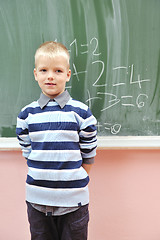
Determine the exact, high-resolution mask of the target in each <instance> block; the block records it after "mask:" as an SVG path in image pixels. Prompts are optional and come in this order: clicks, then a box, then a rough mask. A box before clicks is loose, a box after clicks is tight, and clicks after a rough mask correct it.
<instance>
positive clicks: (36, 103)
mask: <svg viewBox="0 0 160 240" xmlns="http://www.w3.org/2000/svg"><path fill="white" fill-rule="evenodd" d="M28 107H31V108H36V107H39V104H38V101H34V102H32V103H30V104H28V105H26V106H25V107H23V108H22V110H21V112H23V111H24V110H25V109H27V108H28Z"/></svg>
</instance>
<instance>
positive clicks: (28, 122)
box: [16, 41, 96, 240]
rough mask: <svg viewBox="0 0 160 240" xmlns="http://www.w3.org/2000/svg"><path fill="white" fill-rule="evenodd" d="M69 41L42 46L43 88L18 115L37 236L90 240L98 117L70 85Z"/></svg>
mask: <svg viewBox="0 0 160 240" xmlns="http://www.w3.org/2000/svg"><path fill="white" fill-rule="evenodd" d="M69 58H70V56H69V53H68V50H67V49H66V47H65V46H64V45H62V44H61V43H57V42H52V41H51V42H45V43H43V44H42V45H41V46H40V47H39V48H38V49H37V51H36V54H35V69H34V76H35V80H36V81H37V82H38V84H39V86H40V88H41V90H42V93H41V95H40V98H39V100H38V101H34V102H32V103H31V104H29V105H27V106H26V107H24V108H23V109H22V110H21V112H20V114H19V116H18V118H17V129H16V133H17V137H18V140H19V143H20V145H21V148H22V151H23V156H24V157H25V158H26V159H27V165H28V174H27V180H26V203H27V211H28V220H29V223H30V231H31V239H32V240H52V239H54V240H78V239H79V240H86V239H87V229H88V221H89V213H88V203H89V194H88V182H89V176H88V174H89V171H90V168H91V165H92V164H93V162H94V156H95V154H96V127H95V124H96V119H95V118H94V116H93V115H92V113H91V112H90V110H89V108H88V107H87V106H86V105H85V104H83V103H81V102H79V101H76V100H73V99H72V98H71V97H70V95H69V93H68V92H67V91H66V90H65V85H66V82H68V81H69V80H70V77H71V70H70V66H69Z"/></svg>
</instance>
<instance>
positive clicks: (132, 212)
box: [90, 150, 160, 240]
mask: <svg viewBox="0 0 160 240" xmlns="http://www.w3.org/2000/svg"><path fill="white" fill-rule="evenodd" d="M91 180H92V183H91V209H92V208H93V210H92V219H91V226H94V228H93V229H91V231H90V237H91V238H90V239H91V240H107V239H108V240H159V239H160V150H105V151H98V154H97V160H96V164H95V166H94V168H93V171H92V172H91ZM94 232H96V234H97V236H96V237H95V235H94Z"/></svg>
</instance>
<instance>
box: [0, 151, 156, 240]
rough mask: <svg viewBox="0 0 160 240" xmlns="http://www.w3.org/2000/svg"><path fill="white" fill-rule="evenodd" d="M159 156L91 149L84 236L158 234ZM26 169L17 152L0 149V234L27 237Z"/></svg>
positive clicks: (144, 238)
mask: <svg viewBox="0 0 160 240" xmlns="http://www.w3.org/2000/svg"><path fill="white" fill-rule="evenodd" d="M159 156H160V150H158V149H157V150H126V149H125V150H124V149H123V150H120V149H119V150H111V149H110V150H100V149H99V150H98V151H97V157H96V162H95V165H94V166H93V168H92V171H91V175H90V178H91V182H90V217H91V220H90V224H89V240H106V239H108V240H159V239H160V227H159V226H160V204H159V203H160V187H159V183H160V161H159ZM26 172H27V167H26V163H25V159H24V158H22V156H21V152H20V151H0V188H1V192H2V193H3V194H1V199H0V212H1V216H3V218H1V221H0V239H5V240H10V239H16V240H22V239H29V226H28V222H27V216H26V206H25V201H24V198H25V191H24V188H25V177H26ZM8 225H9V226H10V227H11V230H10V231H8Z"/></svg>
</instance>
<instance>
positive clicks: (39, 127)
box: [28, 122, 79, 132]
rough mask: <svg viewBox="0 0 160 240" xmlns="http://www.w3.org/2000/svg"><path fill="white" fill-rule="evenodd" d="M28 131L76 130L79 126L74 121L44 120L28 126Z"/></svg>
mask: <svg viewBox="0 0 160 240" xmlns="http://www.w3.org/2000/svg"><path fill="white" fill-rule="evenodd" d="M28 129H29V132H37V131H46V130H70V131H78V130H79V127H78V125H77V123H74V122H45V123H33V124H29V126H28Z"/></svg>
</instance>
